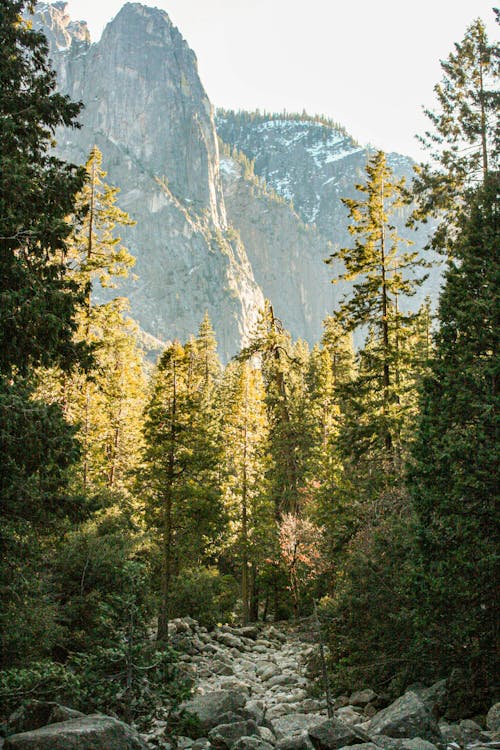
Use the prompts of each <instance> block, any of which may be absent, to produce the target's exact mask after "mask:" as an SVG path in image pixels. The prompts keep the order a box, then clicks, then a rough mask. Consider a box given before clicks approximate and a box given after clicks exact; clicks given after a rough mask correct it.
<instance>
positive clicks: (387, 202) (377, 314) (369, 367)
mask: <svg viewBox="0 0 500 750" xmlns="http://www.w3.org/2000/svg"><path fill="white" fill-rule="evenodd" d="M366 175H367V180H366V183H365V184H363V185H356V189H357V190H359V191H360V192H361V193H363V194H364V195H365V196H366V197H365V198H364V199H363V198H362V199H343V202H344V203H345V205H346V206H347V207H348V209H349V214H350V217H351V219H352V220H353V223H352V224H350V225H349V232H350V233H351V234H352V235H353V236H354V238H355V241H354V247H352V248H351V247H348V248H341V249H340V250H338V251H337V252H335V253H333V254H332V255H331V256H330V259H331V260H335V259H338V260H340V261H342V262H343V264H344V265H345V269H346V270H345V272H344V273H342V274H341V275H340V276H339V280H346V281H352V280H358V281H357V283H355V284H354V287H353V291H352V296H351V298H350V299H349V298H345V299H344V300H343V302H342V303H341V306H340V310H339V311H338V313H337V319H338V320H339V321H340V323H341V324H342V325H343V326H344V327H345V328H346V329H348V330H354V329H355V328H358V327H360V326H368V327H369V329H370V346H369V348H367V349H366V354H365V365H366V366H365V367H364V372H365V384H368V381H370V383H371V387H373V388H375V389H377V391H378V392H379V394H380V399H379V400H380V410H378V413H377V417H376V420H377V427H376V429H375V430H374V431H373V436H374V437H377V438H378V439H379V440H380V441H382V442H383V444H384V447H385V452H386V456H387V459H388V460H391V458H392V457H393V455H394V450H395V449H397V443H398V435H399V431H400V424H399V423H400V420H401V414H400V409H399V400H400V389H398V387H397V386H398V384H397V372H398V368H400V366H401V352H400V350H399V349H398V330H399V327H400V325H401V323H402V321H406V322H409V321H410V320H411V318H412V316H411V315H403V314H402V313H401V310H400V307H401V298H402V297H406V296H411V295H412V294H414V292H415V288H416V287H417V286H418V285H419V284H421V283H422V281H423V278H420V279H417V278H415V276H414V275H413V274H414V272H415V269H417V268H418V267H422V266H425V265H426V263H425V262H424V261H423V260H422V259H421V258H419V257H418V253H417V252H410V251H408V250H406V251H402V250H401V249H400V245H401V244H402V242H403V240H401V238H400V237H399V236H398V235H397V232H396V230H395V228H394V226H393V225H392V224H391V223H390V217H391V215H392V214H393V213H394V211H395V210H396V209H397V208H398V207H399V206H401V205H402V203H403V200H404V180H400V181H394V179H393V174H392V171H391V169H390V168H389V167H388V165H387V162H386V157H385V154H384V153H383V152H382V151H379V152H377V153H376V154H374V156H372V157H371V158H370V159H369V160H368V163H367V165H366Z"/></svg>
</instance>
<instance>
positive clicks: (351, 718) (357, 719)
mask: <svg viewBox="0 0 500 750" xmlns="http://www.w3.org/2000/svg"><path fill="white" fill-rule="evenodd" d="M334 716H335V718H336V719H338V721H341V722H342V723H343V724H347V726H353V725H354V724H361V722H362V721H364V719H365V717H364V716H361V714H360V713H359V711H356V709H355V708H353V706H344V707H343V708H339V709H337V711H335V713H334Z"/></svg>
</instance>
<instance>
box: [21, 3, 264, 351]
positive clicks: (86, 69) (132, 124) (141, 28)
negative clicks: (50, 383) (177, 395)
mask: <svg viewBox="0 0 500 750" xmlns="http://www.w3.org/2000/svg"><path fill="white" fill-rule="evenodd" d="M65 11H66V6H65V4H64V3H56V4H53V5H50V6H49V5H46V4H39V5H38V6H37V8H36V14H35V17H34V25H35V26H36V27H39V28H43V30H44V31H45V32H46V34H47V37H48V39H49V42H50V44H51V58H52V61H53V64H54V67H55V69H56V71H57V74H58V81H59V87H60V89H61V90H62V91H64V92H65V93H68V94H69V95H70V96H71V97H72V98H73V99H75V100H81V101H83V102H84V104H85V109H84V111H83V113H82V115H81V117H80V121H81V123H82V129H81V130H78V131H62V132H60V133H58V137H57V140H58V151H59V153H60V154H62V156H63V157H64V158H67V159H70V160H72V161H75V162H84V161H85V160H86V159H87V157H88V153H89V152H90V149H91V147H92V145H93V144H94V143H95V144H97V146H98V147H99V148H100V149H101V151H102V152H103V155H104V167H105V169H106V170H107V172H108V177H107V180H108V181H109V182H110V183H113V184H115V185H117V186H119V187H120V189H121V194H120V197H119V203H120V205H121V207H123V208H124V209H125V210H126V211H128V213H129V214H130V215H131V217H132V218H134V219H135V220H136V222H137V225H136V226H135V227H133V228H131V229H128V230H127V231H124V232H123V238H124V241H125V242H126V244H127V245H128V247H129V249H130V250H131V252H132V253H133V254H134V255H135V256H136V257H137V265H136V268H135V271H136V274H137V276H138V280H137V281H130V282H128V283H126V284H125V285H124V286H122V287H121V289H122V292H121V293H123V294H126V295H127V296H129V297H130V300H131V305H132V314H133V315H134V317H136V318H137V320H138V321H139V323H140V324H141V326H142V327H143V328H144V329H145V330H146V331H147V332H149V333H151V334H153V335H155V336H157V337H159V338H160V339H164V340H165V339H168V338H173V337H175V336H178V337H181V338H183V337H186V336H188V335H189V334H190V333H192V332H196V330H197V327H198V325H199V322H200V321H201V318H202V317H203V314H204V311H205V310H208V312H209V314H210V316H211V318H212V321H213V323H214V326H215V328H216V331H217V335H218V339H219V343H220V347H221V353H222V355H223V356H224V357H225V358H227V357H229V356H231V355H232V354H234V353H235V351H236V350H237V349H238V348H239V346H240V343H241V341H242V340H245V338H246V336H247V335H248V332H249V330H250V329H251V328H252V326H253V324H254V321H255V319H256V316H257V312H258V309H259V308H260V307H261V306H262V303H263V296H262V292H261V291H260V289H259V287H258V286H257V284H256V283H255V280H254V278H253V272H252V268H251V266H250V264H249V262H248V259H247V257H246V253H245V249H244V247H243V245H242V244H241V242H240V241H239V239H238V238H237V236H236V235H235V233H234V232H231V231H230V228H229V227H228V224H227V219H226V212H225V205H224V198H223V195H222V187H221V180H220V174H219V156H218V144H217V138H216V134H215V128H214V122H213V114H212V107H211V104H210V102H209V100H208V98H207V96H206V93H205V91H204V89H203V86H202V84H201V82H200V79H199V76H198V72H197V65H196V58H195V55H194V53H193V52H192V50H190V49H189V47H188V45H187V44H186V42H185V41H184V40H183V38H182V36H181V34H180V33H179V31H178V30H177V29H176V28H175V27H174V26H173V25H172V23H171V22H170V20H169V18H168V16H167V15H166V13H164V12H162V11H159V10H156V9H153V8H146V7H144V6H142V5H139V4H136V3H128V4H126V5H125V6H124V7H123V8H122V10H121V11H120V12H119V13H118V15H117V16H116V17H115V18H114V19H113V21H111V22H110V23H109V24H108V26H107V27H106V29H105V31H104V33H103V36H102V38H101V40H100V41H99V42H98V43H97V44H90V42H89V39H88V35H86V34H82V33H81V30H82V29H85V26H84V24H71V23H70V22H69V19H68V17H67V15H66V12H65Z"/></svg>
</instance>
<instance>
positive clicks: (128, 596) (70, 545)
mask: <svg viewBox="0 0 500 750" xmlns="http://www.w3.org/2000/svg"><path fill="white" fill-rule="evenodd" d="M142 546H143V543H142V539H141V535H140V533H139V531H138V529H137V528H136V526H135V524H133V523H132V521H131V520H130V518H129V517H127V515H126V514H125V513H124V512H123V511H120V510H118V508H117V507H116V506H112V507H111V508H109V509H108V510H107V511H101V512H100V513H98V514H97V515H96V516H94V518H92V519H91V520H89V521H87V522H86V523H85V524H83V525H82V526H80V527H79V528H74V529H72V530H71V531H69V532H68V533H67V535H66V537H65V539H64V543H63V544H62V545H60V546H59V547H58V549H57V551H56V555H55V559H54V560H53V562H52V571H53V572H52V576H53V585H54V588H55V591H56V594H57V599H58V601H59V603H60V607H59V622H60V627H61V628H62V632H61V634H60V637H59V640H58V644H57V646H58V649H57V650H58V652H59V654H60V655H62V656H64V655H67V653H68V652H75V651H80V652H90V651H92V650H93V649H94V648H95V647H96V646H97V645H101V646H103V647H111V646H113V644H115V642H116V638H117V634H119V633H121V632H123V631H124V629H126V628H127V627H128V624H129V620H130V618H131V617H133V620H134V628H135V629H136V630H137V629H139V630H140V631H141V632H142V633H144V632H145V631H146V627H147V624H148V622H149V619H150V618H151V616H152V603H153V602H152V597H151V595H150V593H149V590H148V586H147V582H148V578H149V570H148V565H147V562H146V561H145V560H143V559H142V558H143V550H142Z"/></svg>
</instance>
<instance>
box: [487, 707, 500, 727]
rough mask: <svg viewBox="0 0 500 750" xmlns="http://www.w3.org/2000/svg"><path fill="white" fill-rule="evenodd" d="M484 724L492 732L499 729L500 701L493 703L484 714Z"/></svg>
mask: <svg viewBox="0 0 500 750" xmlns="http://www.w3.org/2000/svg"><path fill="white" fill-rule="evenodd" d="M486 726H487V727H488V729H490V730H491V731H492V732H499V731H500V703H495V705H493V706H492V707H491V708H490V710H489V711H488V713H487V715H486Z"/></svg>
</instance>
